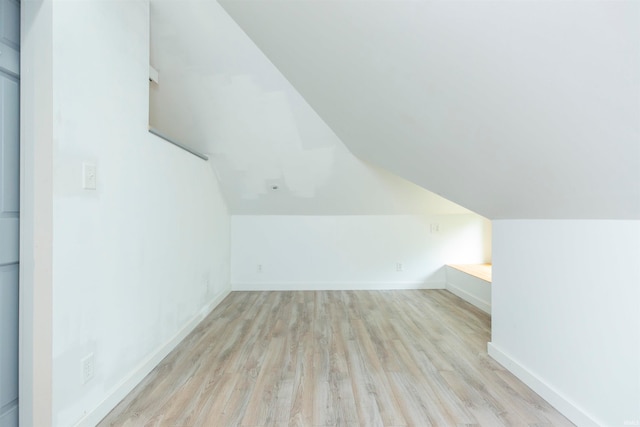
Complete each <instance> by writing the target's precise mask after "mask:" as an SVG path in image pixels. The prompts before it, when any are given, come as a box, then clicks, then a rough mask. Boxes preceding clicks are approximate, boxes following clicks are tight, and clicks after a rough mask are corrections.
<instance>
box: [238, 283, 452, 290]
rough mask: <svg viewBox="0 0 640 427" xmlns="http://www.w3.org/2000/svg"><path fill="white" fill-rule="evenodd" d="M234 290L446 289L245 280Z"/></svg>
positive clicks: (441, 286) (430, 285)
mask: <svg viewBox="0 0 640 427" xmlns="http://www.w3.org/2000/svg"><path fill="white" fill-rule="evenodd" d="M231 288H232V289H233V290H234V291H381V290H403V289H444V288H445V283H444V282H426V283H425V282H304V283H301V282H290V283H286V282H253V283H250V282H245V283H234V284H232V285H231Z"/></svg>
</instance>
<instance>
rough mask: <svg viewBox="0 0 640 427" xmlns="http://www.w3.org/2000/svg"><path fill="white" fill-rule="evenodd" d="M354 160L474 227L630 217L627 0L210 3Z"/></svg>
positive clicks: (634, 77) (632, 43)
mask: <svg viewBox="0 0 640 427" xmlns="http://www.w3.org/2000/svg"><path fill="white" fill-rule="evenodd" d="M220 3H221V4H222V5H223V7H224V8H225V10H226V11H227V12H228V13H229V14H230V15H231V16H232V17H233V19H234V20H235V21H236V22H237V23H238V24H239V25H240V27H241V28H242V29H243V30H244V31H245V32H246V33H247V34H248V35H249V36H250V37H251V39H252V40H253V41H254V42H255V43H256V45H258V46H259V47H260V48H261V49H262V51H263V52H264V53H265V55H266V56H267V57H268V58H269V59H270V60H271V61H272V62H273V63H274V64H275V65H276V66H277V67H278V69H279V70H280V71H281V72H282V73H283V74H284V76H285V77H286V78H287V79H288V80H289V81H290V82H291V84H292V85H293V86H294V87H295V88H296V90H297V91H298V92H299V93H300V94H301V95H302V96H303V97H304V99H305V100H306V101H307V102H308V103H309V104H310V106H311V107H312V108H313V109H314V110H315V111H316V112H317V113H318V114H319V115H320V117H322V119H323V120H324V121H325V122H326V123H327V124H328V125H329V126H330V127H331V129H332V130H333V131H334V132H335V133H336V135H337V136H338V137H339V138H340V139H341V140H342V141H343V142H344V143H345V144H346V145H347V146H348V147H349V149H350V150H351V151H352V152H353V153H355V154H356V155H357V156H358V157H360V158H361V159H364V160H367V161H369V162H371V163H373V164H376V165H378V166H380V167H383V168H385V169H387V170H389V171H392V172H394V173H396V174H398V175H400V176H402V177H404V178H406V179H408V180H411V181H413V182H415V183H417V184H419V185H421V186H423V187H424V188H428V189H429V190H432V191H435V192H437V193H438V194H442V195H444V196H445V197H447V198H449V199H450V200H453V201H455V202H457V203H459V204H461V205H463V206H465V207H467V208H470V209H472V210H474V211H476V212H478V213H480V214H482V215H484V216H487V217H489V218H492V219H495V218H575V219H579V218H612V219H639V218H640V2H637V1H615V2H606V1H600V2H598V1H595V2H593V1H566V2H565V1H517V0H513V1H509V0H505V1H484V0H479V1H456V0H453V1H415V0H411V1H405V0H399V1H360V0H343V1H321V0H318V1H286V0H259V1H252V0H220Z"/></svg>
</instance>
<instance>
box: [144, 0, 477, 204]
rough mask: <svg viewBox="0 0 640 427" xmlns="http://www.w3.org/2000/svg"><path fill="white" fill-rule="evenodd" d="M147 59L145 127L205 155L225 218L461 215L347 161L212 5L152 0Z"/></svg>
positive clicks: (329, 133)
mask: <svg viewBox="0 0 640 427" xmlns="http://www.w3.org/2000/svg"><path fill="white" fill-rule="evenodd" d="M150 60H151V64H152V65H153V66H154V67H155V68H156V69H157V70H158V71H159V73H160V78H159V85H156V84H155V83H151V84H150V107H151V113H150V124H151V125H152V126H153V127H155V128H158V129H160V130H161V131H162V132H163V133H165V134H167V135H168V136H171V137H172V138H174V139H177V140H178V141H179V142H180V143H183V144H185V145H188V146H190V147H191V148H194V149H196V150H199V151H201V152H204V153H207V154H209V155H210V162H211V165H212V167H213V168H214V170H215V172H216V174H217V176H218V180H219V182H220V185H221V188H222V191H223V193H224V195H225V198H226V200H227V202H228V205H229V208H230V211H231V212H232V213H233V214H291V215H296V214H305V215H327V214H329V215H341V214H345V215H352V214H433V215H439V214H458V213H469V211H468V210H467V209H465V208H463V207H461V206H459V205H456V204H455V203H452V202H451V201H448V200H446V199H444V198H442V197H440V196H438V195H436V194H434V193H432V192H430V191H427V190H425V189H424V188H422V187H420V186H418V185H416V184H414V183H411V182H409V181H407V180H405V179H403V178H400V177H398V176H396V175H394V174H392V173H390V172H388V171H386V170H384V169H383V168H380V167H376V166H373V165H370V164H368V163H366V162H364V161H362V160H361V159H359V158H357V157H356V156H354V155H353V154H352V153H351V152H350V151H349V150H348V148H347V147H346V146H345V145H344V143H343V142H342V141H341V140H340V138H338V137H337V136H336V134H335V133H334V131H333V130H332V129H331V128H330V127H329V126H328V125H327V124H326V123H325V122H324V121H323V120H322V119H321V118H320V117H319V116H318V114H317V113H316V112H315V111H314V110H313V109H312V108H311V107H310V106H309V104H308V103H307V102H306V100H305V99H304V98H303V97H302V96H301V95H300V94H299V93H298V91H297V90H296V89H295V88H294V87H293V86H291V84H290V83H289V82H288V81H287V79H286V78H285V77H284V76H283V75H282V74H281V73H280V72H279V71H278V70H277V68H276V67H275V66H274V65H273V64H272V63H271V62H270V61H269V59H268V58H267V57H265V56H264V54H263V53H262V52H261V51H260V49H259V48H258V47H256V45H255V44H254V43H253V42H252V41H251V39H250V38H249V37H248V36H247V35H246V34H245V33H244V32H243V31H242V30H241V29H240V27H238V25H237V24H236V23H235V22H234V21H233V20H232V19H231V18H230V17H229V16H228V14H227V13H226V12H225V11H224V9H222V7H221V6H220V5H219V4H218V3H216V2H215V1H192V0H184V1H174V0H171V1H163V0H156V1H153V2H152V3H151V58H150Z"/></svg>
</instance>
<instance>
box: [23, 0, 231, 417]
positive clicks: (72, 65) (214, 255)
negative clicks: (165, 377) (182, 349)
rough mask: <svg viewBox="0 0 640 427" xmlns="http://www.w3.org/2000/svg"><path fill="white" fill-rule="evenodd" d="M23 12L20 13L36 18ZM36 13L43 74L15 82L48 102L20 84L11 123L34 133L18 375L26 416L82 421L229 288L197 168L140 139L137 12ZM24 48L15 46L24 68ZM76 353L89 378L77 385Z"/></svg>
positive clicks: (72, 7)
mask: <svg viewBox="0 0 640 427" xmlns="http://www.w3.org/2000/svg"><path fill="white" fill-rule="evenodd" d="M26 3H29V2H26ZM31 7H33V9H31V12H29V14H28V17H29V19H33V18H35V17H36V16H37V15H38V13H42V12H41V11H37V10H34V9H37V6H36V5H32V4H29V5H28V8H31ZM49 7H52V9H49V12H50V14H49V18H48V19H49V20H50V21H49V24H50V28H51V30H50V37H48V38H47V39H44V38H43V37H45V36H49V34H46V33H45V34H43V33H38V34H34V37H36V38H37V41H36V44H44V45H46V44H47V43H49V45H48V46H49V48H48V49H45V53H46V54H49V55H52V57H53V58H54V60H53V62H52V66H51V67H50V68H48V69H46V68H45V69H44V70H38V71H32V73H31V74H30V73H29V70H27V69H25V73H24V76H25V79H26V81H25V80H23V85H31V84H34V87H35V88H38V87H40V86H42V85H44V84H45V83H48V84H49V86H46V87H45V89H48V90H49V95H51V94H52V98H49V99H50V100H51V99H52V101H51V104H49V105H50V108H44V107H43V106H42V105H34V102H35V101H37V100H38V99H39V98H36V97H35V96H36V95H39V94H35V93H33V92H32V91H31V90H30V89H29V90H27V93H28V94H29V96H27V97H25V98H24V99H23V102H24V103H26V106H25V107H24V108H25V110H26V111H27V112H28V113H29V114H28V115H27V116H26V117H25V118H24V120H25V122H24V123H23V124H24V127H23V129H26V128H29V127H34V128H35V129H36V131H35V135H34V134H32V133H28V136H27V138H25V139H23V143H24V144H25V150H26V154H25V158H26V163H25V164H26V165H27V167H28V168H29V169H28V170H27V171H26V172H25V175H24V176H25V178H24V179H25V180H26V182H27V188H28V191H27V192H26V194H27V198H28V200H27V201H25V202H24V203H25V205H26V207H27V208H28V209H27V210H26V211H25V213H26V215H25V219H26V220H27V221H25V225H24V228H25V229H26V230H27V233H26V234H25V235H24V236H23V239H26V240H23V241H26V243H27V248H25V249H24V251H25V252H23V253H25V254H27V257H25V261H26V263H25V266H24V267H25V269H26V270H27V271H26V273H27V274H26V276H25V279H24V280H23V284H24V285H26V286H25V288H24V291H23V296H25V297H26V298H27V299H28V300H29V301H27V302H25V303H23V304H24V305H23V306H22V308H23V309H26V310H27V313H26V314H25V317H26V320H27V328H29V330H30V331H31V332H30V333H29V334H23V336H22V337H23V339H28V340H29V341H31V340H34V341H33V342H32V343H27V344H26V345H23V350H24V351H23V356H25V357H26V358H25V360H27V362H28V363H29V370H30V371H33V372H34V374H33V375H32V374H31V373H30V372H27V373H26V374H25V375H23V376H22V381H23V385H25V386H27V387H29V386H30V384H29V383H30V382H36V383H38V384H36V385H37V386H38V388H36V389H35V390H34V392H33V396H32V397H31V398H30V399H31V400H27V401H26V402H25V403H27V406H26V407H25V411H31V410H32V411H33V412H34V414H33V416H32V417H31V418H29V414H27V418H25V420H30V419H33V425H37V426H39V427H47V426H64V427H66V426H71V425H80V426H92V425H95V424H96V423H97V422H98V421H99V420H100V418H101V417H102V416H104V415H105V414H106V412H107V411H109V410H110V409H111V408H112V407H113V406H114V405H115V404H116V403H117V402H118V401H119V400H120V399H121V398H122V397H124V396H125V394H126V393H127V392H128V391H129V390H130V389H131V388H132V387H133V386H135V385H136V383H137V382H138V381H140V380H141V379H142V378H143V376H144V375H145V374H146V373H147V372H148V371H149V370H150V369H151V368H153V366H154V365H155V364H156V363H157V362H159V361H160V359H161V358H162V357H164V355H165V354H166V353H167V352H168V351H169V350H171V349H172V347H173V346H174V345H175V344H176V343H177V341H178V340H179V339H180V338H181V337H182V336H184V335H185V334H186V333H188V332H189V330H190V329H191V328H192V327H194V326H195V325H196V324H197V322H198V321H199V320H200V319H202V317H203V316H204V315H205V314H206V313H207V312H208V311H209V310H210V309H211V308H212V307H213V306H214V305H215V304H216V303H217V302H218V301H219V300H220V298H222V297H224V296H225V295H226V293H228V291H229V289H230V288H229V239H230V234H229V233H230V217H229V214H228V210H227V207H226V204H225V202H224V200H223V198H222V196H221V192H220V189H219V187H218V185H217V181H216V178H215V174H214V172H213V170H212V168H211V166H210V164H209V163H206V162H203V161H202V160H200V159H198V158H196V157H194V156H192V155H190V154H188V153H186V152H184V151H182V150H180V149H178V148H176V147H174V146H172V145H170V144H167V143H166V142H164V141H162V140H160V139H158V138H157V137H155V136H153V135H151V134H149V133H148V132H147V114H148V110H147V106H148V92H147V91H148V80H147V74H148V4H146V3H145V2H137V1H136V2H121V1H95V2H64V1H63V2H53V3H52V4H50V5H49ZM51 20H52V21H51ZM44 27H46V25H45V26H44ZM37 47H38V46H35V47H34V46H33V45H31V46H30V45H29V44H28V43H27V44H25V50H26V51H25V54H24V56H23V58H28V60H27V61H26V62H25V64H27V65H28V66H30V67H39V65H40V61H43V59H42V58H38V62H35V58H34V56H33V55H34V54H35V53H37V52H38V49H37ZM45 58H46V56H45ZM44 63H45V64H46V62H44ZM27 68H28V67H27ZM41 71H42V72H41ZM40 79H44V80H43V82H44V83H43V82H41V81H40ZM46 95H47V92H46V91H45V92H44V94H43V95H41V96H45V97H46ZM51 141H52V145H51ZM46 143H48V144H49V146H50V147H51V148H50V149H49V150H47V149H44V150H43V148H42V147H41V144H45V145H46ZM83 162H90V163H93V164H95V165H96V166H97V190H95V191H88V190H83V189H82V163H83ZM47 164H48V165H49V167H46V166H47ZM38 165H44V166H45V167H44V168H43V169H42V170H38V171H34V170H33V168H35V167H36V166H38ZM34 181H35V182H34ZM47 183H51V184H47ZM34 186H35V189H34V188H33V187H34ZM47 188H48V191H46V190H47ZM38 190H39V191H38ZM36 215H39V216H37V217H36ZM43 224H44V225H43ZM38 230H42V231H43V234H41V235H40V234H39V235H37V236H36V235H34V233H35V232H37V231H38ZM29 255H31V257H36V259H35V260H33V259H29ZM41 309H42V312H40V310H41ZM35 340H42V341H41V342H40V341H38V342H35ZM41 347H42V349H43V350H44V351H43V354H33V355H32V358H33V362H29V359H30V355H29V353H30V352H36V351H38V350H39V349H40V348H41ZM89 353H93V354H94V357H95V377H94V378H93V379H92V380H90V381H89V382H88V383H87V384H84V385H83V383H82V378H81V364H80V361H81V359H82V358H84V357H85V356H87V355H88V354H89ZM25 354H26V355H25ZM40 361H41V362H42V363H43V365H44V368H40V367H31V364H37V363H40ZM37 369H45V371H42V373H43V375H44V377H43V378H35V379H33V377H35V376H37V375H38V374H39V372H38V371H37ZM47 374H48V375H49V377H47ZM47 381H48V383H47ZM36 399H37V401H36ZM40 399H42V400H40ZM48 402H51V405H49V404H48ZM41 405H42V406H41ZM36 412H37V414H36ZM36 415H37V417H36ZM25 422H29V421H25ZM25 425H27V424H25Z"/></svg>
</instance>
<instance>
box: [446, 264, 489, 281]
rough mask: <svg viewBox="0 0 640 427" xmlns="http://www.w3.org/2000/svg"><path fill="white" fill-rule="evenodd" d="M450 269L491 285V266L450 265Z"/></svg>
mask: <svg viewBox="0 0 640 427" xmlns="http://www.w3.org/2000/svg"><path fill="white" fill-rule="evenodd" d="M449 267H453V268H455V269H456V270H460V271H462V272H463V273H467V274H470V275H472V276H475V277H477V278H478V279H482V280H484V281H485V282H489V283H491V264H449Z"/></svg>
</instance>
